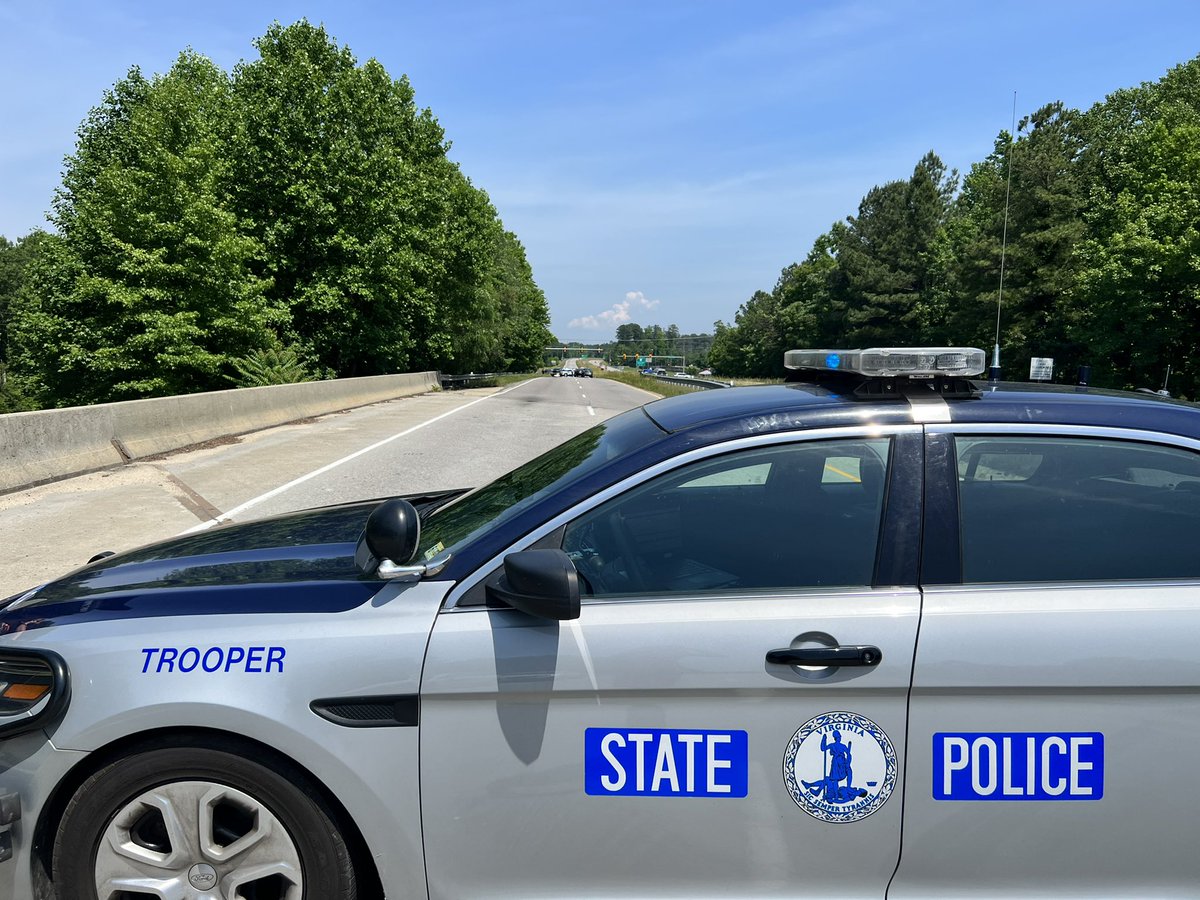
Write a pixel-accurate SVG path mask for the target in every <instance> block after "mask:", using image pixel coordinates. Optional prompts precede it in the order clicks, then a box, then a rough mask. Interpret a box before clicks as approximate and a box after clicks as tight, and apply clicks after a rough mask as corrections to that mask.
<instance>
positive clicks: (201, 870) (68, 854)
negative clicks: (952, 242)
mask: <svg viewBox="0 0 1200 900" xmlns="http://www.w3.org/2000/svg"><path fill="white" fill-rule="evenodd" d="M787 362H788V365H789V367H790V368H791V369H792V370H793V373H794V376H795V380H794V382H793V383H789V384H785V385H775V386H767V387H760V388H739V389H735V390H725V391H711V392H698V393H694V394H690V395H688V396H682V397H676V398H671V399H666V400H661V401H656V402H653V403H650V404H648V405H647V406H645V407H643V408H641V409H636V410H633V411H630V412H628V413H625V414H623V415H620V416H617V417H614V418H612V419H610V420H608V421H607V422H606V423H604V424H603V425H600V426H597V427H595V428H593V429H591V430H590V431H587V432H585V433H583V434H581V435H580V436H578V437H576V438H574V439H573V440H571V441H568V442H567V443H565V444H563V445H562V446H560V447H558V448H557V449H555V450H552V451H550V452H549V453H547V454H545V455H544V456H542V457H540V458H538V459H536V460H534V461H532V462H530V463H528V464H527V465H524V466H522V467H521V468H519V469H517V470H515V471H513V472H512V473H510V474H508V475H506V476H504V477H502V478H500V479H499V480H498V481H495V482H493V483H492V484H490V485H487V486H485V487H482V488H480V489H477V490H474V491H470V492H450V493H440V494H430V495H426V496H413V497H408V498H404V499H393V500H389V501H385V502H379V501H373V502H370V503H361V504H351V505H343V506H337V507H332V508H325V509H318V510H312V511H307V512H302V513H298V514H295V515H289V516H283V517H279V518H274V519H269V520H263V521H258V522H251V523H246V524H239V525H230V526H227V527H224V528H220V529H217V530H214V531H212V532H208V533H203V534H197V535H191V536H186V537H179V538H176V539H174V540H170V541H167V542H165V543H161V544H157V545H154V546H151V547H148V548H145V549H141V550H136V551H133V552H129V553H125V554H122V555H118V556H111V557H108V558H104V559H100V560H97V561H95V562H93V563H91V564H89V565H87V566H85V567H84V568H82V569H80V570H79V571H77V572H74V573H73V574H70V575H68V576H66V577H64V578H62V579H60V580H58V581H55V582H52V583H50V584H47V585H44V586H42V587H40V588H37V589H35V590H32V591H30V592H28V593H26V594H23V595H20V596H17V597H14V598H11V599H9V600H8V601H6V602H5V603H4V604H3V606H2V608H0V629H2V632H3V633H2V634H0V685H2V686H0V823H2V824H0V856H2V857H3V860H4V861H3V862H0V897H8V898H18V900H21V898H30V897H51V896H55V897H58V898H59V900H96V898H100V900H135V898H136V900H143V898H222V900H233V898H242V900H299V898H306V900H348V898H355V897H357V898H378V897H381V896H386V897H388V898H410V897H421V898H447V900H451V898H454V900H457V898H468V897H542V898H568V897H588V898H596V897H676V898H684V897H686V898H716V897H722V898H724V897H734V896H737V897H757V898H765V897H788V898H796V897H814V898H815V897H820V898H829V897H884V896H886V897H890V898H926V897H952V896H963V895H966V894H970V895H972V896H988V897H1017V896H1019V897H1039V896H1055V897H1078V898H1083V897H1087V898H1100V897H1140V898H1149V897H1183V896H1195V895H1196V894H1197V893H1198V892H1200V888H1198V887H1197V886H1198V885H1200V853H1197V851H1196V846H1195V836H1196V833H1197V832H1196V821H1197V791H1196V788H1195V773H1196V762H1195V761H1196V759H1197V747H1198V741H1200V656H1198V655H1197V653H1196V641H1195V634H1196V633H1197V628H1198V627H1200V549H1198V543H1200V409H1197V408H1196V407H1194V406H1192V405H1190V404H1186V403H1182V402H1178V401H1172V400H1166V399H1162V398H1156V397H1148V396H1144V395H1135V394H1118V393H1112V392H1105V391H1098V390H1087V389H1072V388H1049V387H1042V386H1036V387H1035V386H1029V385H1022V386H1012V385H1003V384H995V383H989V382H987V381H986V380H984V381H980V380H973V379H974V378H975V376H978V375H980V374H981V373H982V371H983V366H984V354H983V353H982V352H981V351H978V350H974V349H970V348H918V349H904V348H884V349H875V350H863V351H791V352H789V353H788V354H787Z"/></svg>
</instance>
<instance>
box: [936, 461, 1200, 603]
mask: <svg viewBox="0 0 1200 900" xmlns="http://www.w3.org/2000/svg"><path fill="white" fill-rule="evenodd" d="M956 447H957V454H958V481H959V505H960V510H961V521H962V548H963V580H964V581H966V582H991V583H995V582H1020V581H1120V580H1129V579H1160V578H1194V577H1200V552H1198V550H1197V543H1196V542H1197V536H1198V535H1200V455H1197V454H1196V453H1194V452H1192V451H1190V450H1184V449H1180V448H1177V447H1166V446H1159V445H1154V444H1144V443H1137V442H1132V441H1113V440H1101V439H1093V438H1007V437H1004V438H1002V437H979V438H974V437H972V438H963V437H960V438H958V439H957V441H956Z"/></svg>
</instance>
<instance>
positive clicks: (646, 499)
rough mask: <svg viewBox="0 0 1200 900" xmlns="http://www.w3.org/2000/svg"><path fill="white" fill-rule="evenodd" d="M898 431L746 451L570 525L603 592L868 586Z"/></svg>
mask: <svg viewBox="0 0 1200 900" xmlns="http://www.w3.org/2000/svg"><path fill="white" fill-rule="evenodd" d="M889 448H890V441H889V440H888V439H886V438H883V439H862V440H835V441H810V442H807V443H800V444H787V445H777V446H772V447H766V448H762V449H756V450H742V451H737V452H734V453H728V454H725V455H723V456H719V457H715V458H712V459H706V460H702V461H700V462H696V463H692V464H690V465H687V466H684V467H681V468H679V469H676V470H675V471H673V472H669V473H666V474H664V475H660V476H659V477H657V478H655V479H652V480H651V481H649V482H647V483H645V484H642V485H639V486H638V487H636V488H633V489H632V490H630V491H628V492H627V493H625V494H622V495H621V496H619V497H615V498H613V499H612V500H609V501H608V502H606V503H604V504H602V505H601V506H598V507H597V508H595V509H593V510H591V511H589V512H588V513H586V514H585V515H583V516H581V517H580V518H579V519H577V520H575V521H574V522H572V523H571V524H570V525H568V526H567V528H566V531H565V534H564V537H563V544H562V547H563V549H564V550H565V551H566V552H567V554H568V555H569V556H570V557H571V558H572V560H573V561H574V563H575V566H576V568H577V569H578V570H579V573H580V575H581V576H582V580H583V588H584V591H585V593H588V594H590V595H591V596H594V597H606V596H614V597H615V596H626V595H653V596H663V595H694V594H698V593H705V592H711V591H725V592H727V591H755V590H767V589H780V588H810V587H834V586H869V585H870V584H871V581H872V576H873V574H874V565H875V555H876V549H877V544H878V540H879V530H880V519H881V516H882V510H883V496H884V484H885V474H886V471H887V461H888V453H889Z"/></svg>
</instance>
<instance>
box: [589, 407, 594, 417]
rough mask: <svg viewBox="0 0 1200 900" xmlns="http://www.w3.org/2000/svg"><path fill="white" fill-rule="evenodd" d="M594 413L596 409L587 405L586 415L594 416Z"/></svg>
mask: <svg viewBox="0 0 1200 900" xmlns="http://www.w3.org/2000/svg"><path fill="white" fill-rule="evenodd" d="M595 414H596V411H595V410H594V409H592V408H591V407H590V406H589V407H588V415H589V416H594V415H595Z"/></svg>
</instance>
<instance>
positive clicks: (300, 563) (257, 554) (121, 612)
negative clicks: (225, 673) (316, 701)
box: [0, 491, 459, 634]
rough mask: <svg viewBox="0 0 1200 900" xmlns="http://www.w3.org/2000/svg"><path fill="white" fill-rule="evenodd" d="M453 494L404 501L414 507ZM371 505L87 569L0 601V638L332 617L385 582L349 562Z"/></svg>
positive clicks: (226, 532)
mask: <svg viewBox="0 0 1200 900" xmlns="http://www.w3.org/2000/svg"><path fill="white" fill-rule="evenodd" d="M458 493H459V492H457V491H452V492H446V493H444V494H435V495H428V496H420V497H410V498H408V499H409V500H411V501H412V502H414V504H415V505H416V506H417V507H418V509H422V508H423V507H424V508H428V507H431V506H433V505H436V504H437V502H439V501H443V500H445V499H448V498H449V497H453V496H456V495H457V494H458ZM380 502H381V501H380V500H371V501H365V502H361V503H350V504H343V505H339V506H329V507H322V508H320V509H311V510H305V511H303V512H297V513H290V514H288V515H282V516H276V517H274V518H270V519H261V520H258V521H254V522H246V523H239V524H230V525H223V526H221V527H218V528H213V529H211V530H209V531H203V532H199V533H196V534H188V535H183V536H180V537H175V538H172V539H170V540H166V541H162V542H160V543H157V544H151V545H149V546H146V547H142V548H139V549H137V550H131V551H129V552H127V553H121V554H118V555H114V556H108V557H105V558H104V559H101V560H98V561H96V562H93V563H90V564H88V565H86V566H84V567H83V568H81V569H77V570H76V571H74V572H71V573H70V574H68V575H65V576H63V577H62V578H59V579H57V580H55V581H51V582H49V583H48V584H45V585H43V586H41V587H40V588H36V589H34V590H33V591H29V592H27V593H25V594H21V595H17V596H15V597H11V598H9V599H8V600H6V601H4V602H3V604H0V634H5V633H9V632H12V631H24V630H28V629H31V628H42V627H47V626H51V625H66V624H73V623H76V622H80V621H85V620H87V621H93V620H97V619H115V618H143V617H147V616H178V615H212V614H221V613H297V612H339V611H342V610H346V609H350V608H352V607H355V606H358V605H359V604H361V603H364V602H366V601H367V600H369V599H370V598H371V597H372V596H373V595H374V594H375V593H377V592H378V591H379V589H380V588H381V587H382V586H383V585H384V583H385V582H383V581H381V580H380V579H378V578H377V577H375V575H374V573H373V572H372V573H364V572H363V571H362V570H360V569H359V567H358V566H356V565H355V559H354V556H355V549H356V546H357V543H358V539H359V536H360V535H361V533H362V530H363V526H364V525H365V523H366V521H367V516H368V515H370V513H371V511H372V510H373V509H374V508H375V507H376V506H377V505H378V504H379V503H380Z"/></svg>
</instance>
